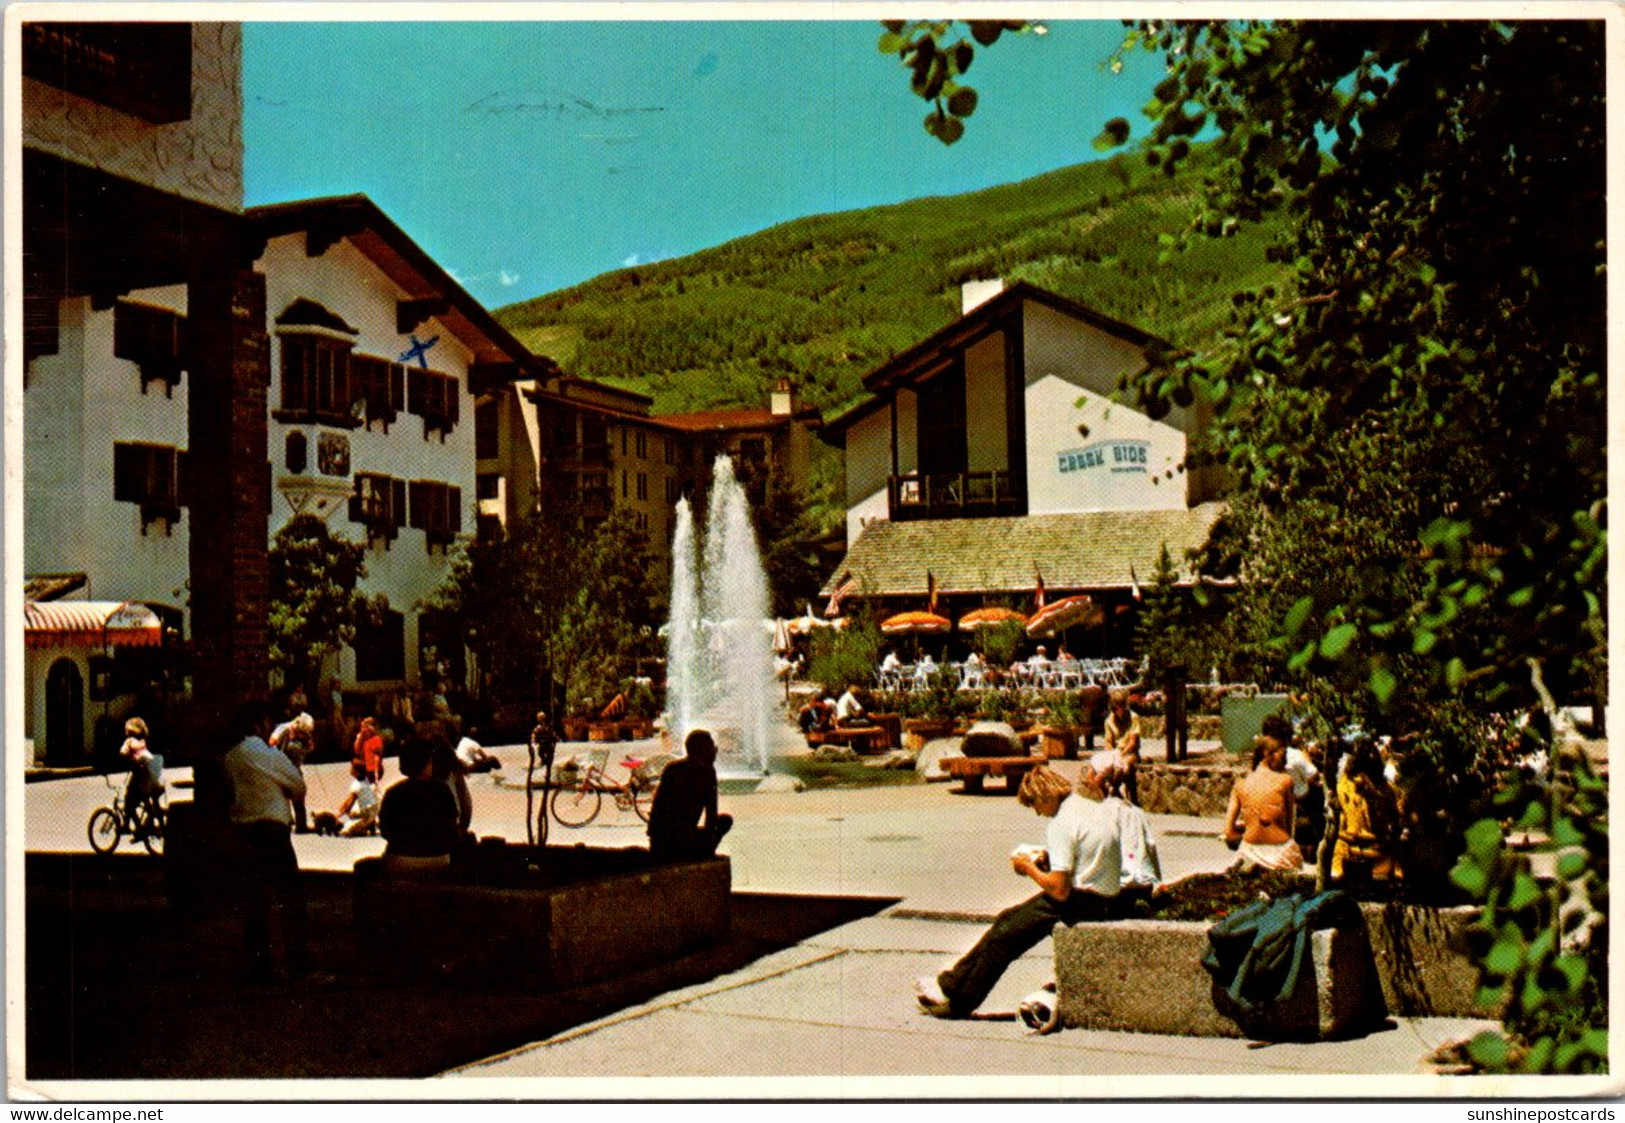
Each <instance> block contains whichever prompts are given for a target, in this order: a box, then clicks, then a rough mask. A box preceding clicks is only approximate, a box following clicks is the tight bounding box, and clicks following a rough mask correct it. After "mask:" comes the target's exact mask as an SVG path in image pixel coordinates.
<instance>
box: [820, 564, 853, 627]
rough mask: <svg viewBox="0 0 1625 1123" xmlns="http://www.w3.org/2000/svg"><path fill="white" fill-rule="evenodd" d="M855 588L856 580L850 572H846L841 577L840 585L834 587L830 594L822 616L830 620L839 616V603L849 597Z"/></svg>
mask: <svg viewBox="0 0 1625 1123" xmlns="http://www.w3.org/2000/svg"><path fill="white" fill-rule="evenodd" d="M857 587H858V579H857V578H856V577H853V576H852V571H851V570H847V571H846V573H845V574H843V575H842V577H841V581H840V584H838V585H836V586H835V591H834V592H832V593H830V595H829V603H828V604H826V605H825V606H824V615H825V616H827V617H830V618H834V617H836V616H839V615H840V614H841V601H842V600H844V599H845V598H846V597H849V596H851V595H852V593H853V592H854V591H856V589H857Z"/></svg>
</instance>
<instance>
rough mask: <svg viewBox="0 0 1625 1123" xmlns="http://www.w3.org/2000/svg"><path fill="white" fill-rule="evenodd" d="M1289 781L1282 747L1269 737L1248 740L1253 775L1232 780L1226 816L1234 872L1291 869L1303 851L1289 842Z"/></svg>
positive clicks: (1299, 864)
mask: <svg viewBox="0 0 1625 1123" xmlns="http://www.w3.org/2000/svg"><path fill="white" fill-rule="evenodd" d="M1292 807H1293V802H1292V777H1290V776H1288V775H1287V774H1286V748H1285V746H1283V745H1282V744H1281V743H1280V742H1279V741H1276V740H1275V739H1274V738H1271V737H1257V738H1254V740H1253V770H1252V771H1251V772H1249V773H1247V775H1246V776H1244V777H1242V778H1241V779H1240V780H1237V781H1236V786H1235V787H1234V788H1232V789H1231V791H1230V807H1229V809H1228V810H1227V811H1226V813H1225V819H1224V831H1223V833H1222V834H1221V835H1220V837H1221V838H1223V839H1224V842H1225V845H1227V846H1229V847H1231V848H1232V849H1235V850H1238V851H1239V854H1240V862H1239V867H1240V869H1241V870H1242V871H1247V870H1252V869H1266V870H1295V869H1299V868H1300V867H1302V865H1303V852H1302V851H1300V850H1299V849H1298V844H1297V843H1296V842H1294V841H1293V840H1292V831H1291V829H1290V827H1291V823H1292Z"/></svg>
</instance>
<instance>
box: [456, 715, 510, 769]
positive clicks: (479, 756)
mask: <svg viewBox="0 0 1625 1123" xmlns="http://www.w3.org/2000/svg"><path fill="white" fill-rule="evenodd" d="M478 732H479V730H478V729H476V728H475V727H474V726H472V725H471V726H469V727H468V732H466V733H464V734H463V739H462V740H461V741H458V742H457V748H456V750H455V751H456V753H457V762H458V763H459V764H461V765H462V766H463V771H465V772H501V771H502V762H501V761H500V760H498V759H497V758H496V757H494V756H492V755H491V754H490V753H488V752H486V751H485V746H483V745H481V744H480V743H479V741H477V740H475V737H474V735H475V734H476V733H478Z"/></svg>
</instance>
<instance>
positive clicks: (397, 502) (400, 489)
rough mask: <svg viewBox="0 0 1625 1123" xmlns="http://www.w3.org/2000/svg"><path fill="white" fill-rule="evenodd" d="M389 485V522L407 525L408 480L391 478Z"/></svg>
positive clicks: (396, 524)
mask: <svg viewBox="0 0 1625 1123" xmlns="http://www.w3.org/2000/svg"><path fill="white" fill-rule="evenodd" d="M386 482H387V483H388V485H389V522H390V525H391V526H396V527H400V526H405V525H406V481H405V480H397V479H390V480H387V481H386Z"/></svg>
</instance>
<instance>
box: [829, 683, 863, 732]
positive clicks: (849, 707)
mask: <svg viewBox="0 0 1625 1123" xmlns="http://www.w3.org/2000/svg"><path fill="white" fill-rule="evenodd" d="M857 689H858V688H857V685H856V684H853V685H850V686H848V687H847V688H846V693H845V694H843V695H841V697H840V700H839V701H838V702H836V703H835V724H836V725H862V724H863V703H862V702H859V701H858V695H857Z"/></svg>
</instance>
